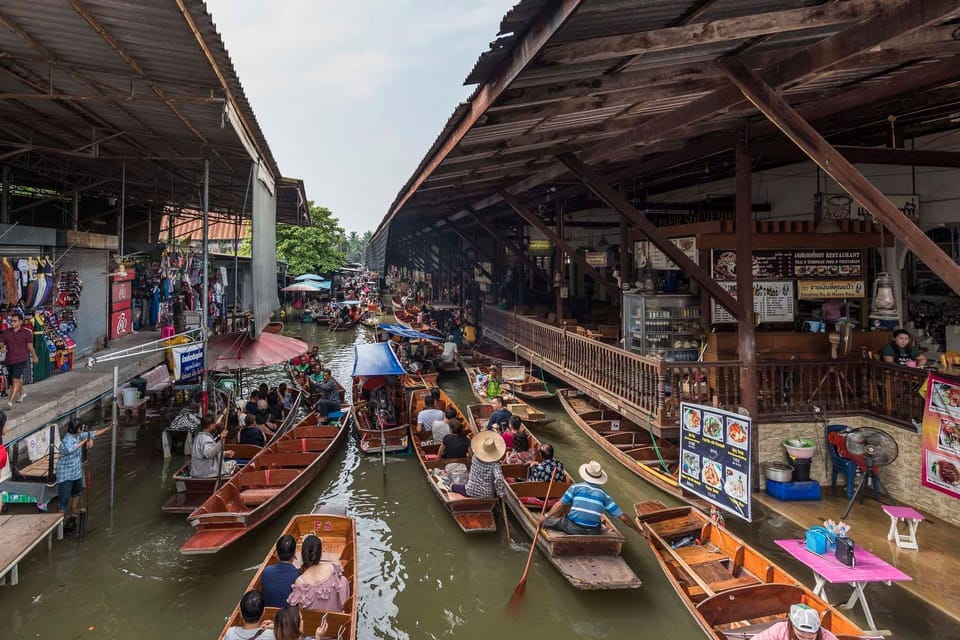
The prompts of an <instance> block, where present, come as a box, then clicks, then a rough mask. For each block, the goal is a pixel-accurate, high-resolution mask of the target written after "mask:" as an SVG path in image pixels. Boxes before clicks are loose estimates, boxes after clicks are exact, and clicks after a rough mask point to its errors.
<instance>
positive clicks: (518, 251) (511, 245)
mask: <svg viewBox="0 0 960 640" xmlns="http://www.w3.org/2000/svg"><path fill="white" fill-rule="evenodd" d="M464 211H466V213H467V216H469V217H470V218H471V219H473V221H474V222H476V224H477V226H478V227H480V228H481V229H483V230H484V231H486V232H487V233H488V234H490V237H491V238H493V239H494V240H496V241H498V242H502V243H503V244H505V245H506V246H507V248H508V249H510V251H512V252H513V253H514V254H515V255H517V256H519V257H520V259H521V260H523V261H524V262H525V263H526V264H527V266H529V267H530V268H531V269H533V270H534V271H535V272H536V271H539V272H543V270H542V269H541V268H540V267H539V266H538V265H537V263H536V262H534V260H533V258H531V257H530V256H528V255H527V252H526V251H524V250H523V248H522V247H521V246H520V245H518V244H517V243H516V242H514V241H513V240H511V239H510V238H508V237H506V235H504V234H502V233H499V232H497V231H496V230H494V228H493V227H491V226H490V225H488V224H487V223H486V222H485V221H484V220H483V218H481V217H480V216H479V215H477V212H476V211H474V210H473V209H472V208H471V207H466V208H465V209H464ZM544 276H545V277H548V276H546V274H545V273H544ZM548 278H549V277H548Z"/></svg>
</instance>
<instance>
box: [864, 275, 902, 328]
mask: <svg viewBox="0 0 960 640" xmlns="http://www.w3.org/2000/svg"><path fill="white" fill-rule="evenodd" d="M870 317H871V318H874V319H877V320H894V319H896V318H897V300H896V297H895V296H894V293H893V278H891V277H890V274H889V273H886V272H881V273H878V274H877V279H876V280H874V282H873V304H871V305H870Z"/></svg>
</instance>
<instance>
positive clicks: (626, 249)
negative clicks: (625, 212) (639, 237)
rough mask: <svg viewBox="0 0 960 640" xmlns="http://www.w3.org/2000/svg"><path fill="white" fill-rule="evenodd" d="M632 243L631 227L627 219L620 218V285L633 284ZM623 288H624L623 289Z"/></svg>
mask: <svg viewBox="0 0 960 640" xmlns="http://www.w3.org/2000/svg"><path fill="white" fill-rule="evenodd" d="M631 245H632V242H631V240H630V225H629V224H627V219H626V218H625V217H624V216H620V284H621V285H622V284H623V283H625V282H633V277H632V276H633V260H632V255H631V254H632V253H633V252H632V251H631V250H632V249H633V247H632V246H631ZM621 288H622V287H621Z"/></svg>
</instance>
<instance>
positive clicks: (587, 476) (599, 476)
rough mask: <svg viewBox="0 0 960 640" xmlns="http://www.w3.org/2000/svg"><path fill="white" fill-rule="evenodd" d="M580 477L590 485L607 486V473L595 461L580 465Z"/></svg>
mask: <svg viewBox="0 0 960 640" xmlns="http://www.w3.org/2000/svg"><path fill="white" fill-rule="evenodd" d="M580 477H581V478H583V480H584V481H585V482H589V483H591V484H607V472H606V471H604V470H603V467H601V466H600V463H599V462H597V461H596V460H591V461H590V462H588V463H586V464H582V465H580Z"/></svg>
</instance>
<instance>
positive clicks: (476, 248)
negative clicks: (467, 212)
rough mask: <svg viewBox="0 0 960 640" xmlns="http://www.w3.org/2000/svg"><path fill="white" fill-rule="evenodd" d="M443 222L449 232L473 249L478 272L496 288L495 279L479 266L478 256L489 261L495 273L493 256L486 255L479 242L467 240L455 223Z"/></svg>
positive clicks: (495, 267)
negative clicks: (448, 228)
mask: <svg viewBox="0 0 960 640" xmlns="http://www.w3.org/2000/svg"><path fill="white" fill-rule="evenodd" d="M444 222H445V223H446V224H447V226H448V227H450V230H451V231H453V232H454V233H455V234H457V236H459V237H460V239H461V240H463V241H464V242H466V243H467V244H469V245H470V246H471V247H473V251H474V257H475V258H478V260H477V268H478V269H480V271H482V272H483V275H485V276H487V277H488V278H490V282H491V283H492V284H493V285H494V286H496V285H497V279H496V278H494V276H493V274H492V273H490V272H489V271H487V270H486V269H484V268H483V265H482V264H480V260H479V256H480V255H483V257H484V258H486V259H487V260H489V261H490V265H491V268H492V269H493V270H494V271H496V269H497V260H496V258H495V257H494V256H491V255H490V254H489V253H487V252H486V250H485V249H484V248H483V247H481V246H480V243H479V242H475V241H474V240H473V239H471V238H469V237H468V236H467V234H466V232H465V231H464V230H463V229H461V228H460V227H459V226H457V225H456V224H455V223H453V222H450V221H449V220H444Z"/></svg>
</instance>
